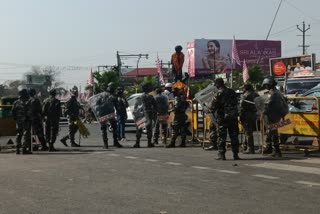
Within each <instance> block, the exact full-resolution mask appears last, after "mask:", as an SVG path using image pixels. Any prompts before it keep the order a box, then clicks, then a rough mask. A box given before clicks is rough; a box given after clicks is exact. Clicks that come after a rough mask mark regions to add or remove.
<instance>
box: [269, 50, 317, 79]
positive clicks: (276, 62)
mask: <svg viewBox="0 0 320 214" xmlns="http://www.w3.org/2000/svg"><path fill="white" fill-rule="evenodd" d="M315 60H316V55H315V54H311V55H302V56H294V57H281V58H272V59H270V75H272V76H276V77H284V76H285V73H286V72H288V73H291V75H293V73H295V72H300V71H303V70H315ZM284 71H286V72H284Z"/></svg>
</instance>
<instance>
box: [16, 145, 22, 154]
mask: <svg viewBox="0 0 320 214" xmlns="http://www.w3.org/2000/svg"><path fill="white" fill-rule="evenodd" d="M20 148H21V145H17V146H16V154H17V155H19V154H20Z"/></svg>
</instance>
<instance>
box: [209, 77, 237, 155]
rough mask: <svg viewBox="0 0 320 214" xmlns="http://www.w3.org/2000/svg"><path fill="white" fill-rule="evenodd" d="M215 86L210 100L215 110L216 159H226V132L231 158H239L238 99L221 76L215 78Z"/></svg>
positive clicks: (213, 110)
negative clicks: (216, 131) (216, 129)
mask: <svg viewBox="0 0 320 214" xmlns="http://www.w3.org/2000/svg"><path fill="white" fill-rule="evenodd" d="M215 86H216V87H217V88H218V91H217V92H216V93H215V95H214V98H213V100H212V104H211V106H212V109H211V111H212V112H215V111H217V123H218V125H219V128H218V157H217V158H216V160H226V156H225V153H226V138H227V132H229V137H230V140H231V146H232V152H233V159H234V160H239V159H240V158H239V155H238V153H239V140H238V133H239V127H238V100H237V94H236V92H235V91H234V90H233V89H230V88H228V87H226V86H225V84H224V81H223V79H222V78H217V79H216V81H215Z"/></svg>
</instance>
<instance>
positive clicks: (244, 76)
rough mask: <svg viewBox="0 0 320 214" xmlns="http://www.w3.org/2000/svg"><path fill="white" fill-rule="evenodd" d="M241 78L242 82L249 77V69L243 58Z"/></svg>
mask: <svg viewBox="0 0 320 214" xmlns="http://www.w3.org/2000/svg"><path fill="white" fill-rule="evenodd" d="M242 78H243V82H244V83H245V82H247V81H248V79H249V71H248V67H247V64H246V61H245V60H243V68H242Z"/></svg>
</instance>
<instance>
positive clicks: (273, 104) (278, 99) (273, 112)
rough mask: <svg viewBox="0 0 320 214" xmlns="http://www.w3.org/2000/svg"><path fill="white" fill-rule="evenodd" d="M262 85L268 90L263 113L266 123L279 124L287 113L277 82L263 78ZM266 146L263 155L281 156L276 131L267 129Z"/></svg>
mask: <svg viewBox="0 0 320 214" xmlns="http://www.w3.org/2000/svg"><path fill="white" fill-rule="evenodd" d="M262 85H263V87H264V88H265V89H267V90H269V95H270V98H269V101H268V102H267V103H266V105H265V109H264V112H263V114H264V116H265V118H266V122H267V124H268V125H269V126H270V125H271V124H275V123H277V122H279V121H280V120H281V119H282V118H283V117H284V116H285V115H286V114H287V113H288V105H287V102H286V100H285V98H284V97H283V95H282V94H281V92H280V91H279V90H278V89H277V88H276V85H277V82H276V81H275V80H274V78H273V77H267V78H265V79H264V80H263V82H262ZM266 144H267V145H266V148H265V149H264V153H265V154H268V153H272V154H271V156H273V157H281V156H282V154H281V151H280V148H279V136H278V130H277V129H268V132H267V139H266Z"/></svg>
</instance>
